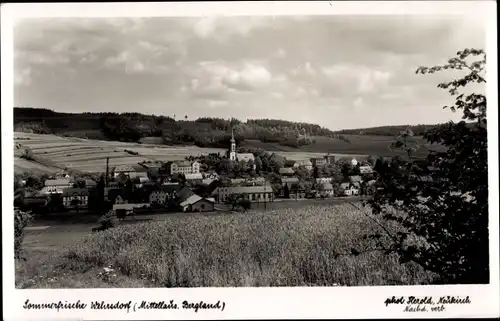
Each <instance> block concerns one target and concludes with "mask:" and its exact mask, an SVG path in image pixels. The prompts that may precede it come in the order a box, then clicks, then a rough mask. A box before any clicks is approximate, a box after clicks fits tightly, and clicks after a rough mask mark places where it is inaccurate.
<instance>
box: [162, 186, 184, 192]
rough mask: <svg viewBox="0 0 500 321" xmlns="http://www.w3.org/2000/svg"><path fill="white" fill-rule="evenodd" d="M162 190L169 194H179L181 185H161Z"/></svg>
mask: <svg viewBox="0 0 500 321" xmlns="http://www.w3.org/2000/svg"><path fill="white" fill-rule="evenodd" d="M160 190H161V191H163V192H165V193H167V194H172V193H174V192H175V193H179V191H180V190H181V187H180V185H179V184H167V185H161V187H160Z"/></svg>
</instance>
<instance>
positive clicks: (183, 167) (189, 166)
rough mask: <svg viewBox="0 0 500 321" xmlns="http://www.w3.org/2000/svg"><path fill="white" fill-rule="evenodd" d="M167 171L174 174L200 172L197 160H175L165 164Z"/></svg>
mask: <svg viewBox="0 0 500 321" xmlns="http://www.w3.org/2000/svg"><path fill="white" fill-rule="evenodd" d="M165 167H166V169H167V173H169V174H170V175H174V174H184V175H186V174H198V173H199V172H200V163H198V162H197V161H193V162H190V161H186V160H176V161H170V162H167V163H166V164H165Z"/></svg>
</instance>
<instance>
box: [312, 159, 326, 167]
mask: <svg viewBox="0 0 500 321" xmlns="http://www.w3.org/2000/svg"><path fill="white" fill-rule="evenodd" d="M311 163H312V165H313V166H316V167H320V166H325V165H327V164H328V160H327V159H326V158H325V157H312V158H311Z"/></svg>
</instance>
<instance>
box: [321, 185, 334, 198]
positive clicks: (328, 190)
mask: <svg viewBox="0 0 500 321" xmlns="http://www.w3.org/2000/svg"><path fill="white" fill-rule="evenodd" d="M320 191H321V193H322V194H323V195H324V196H327V197H333V194H334V189H333V186H332V184H330V183H323V184H321V185H320Z"/></svg>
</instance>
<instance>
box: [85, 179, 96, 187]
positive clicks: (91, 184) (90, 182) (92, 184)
mask: <svg viewBox="0 0 500 321" xmlns="http://www.w3.org/2000/svg"><path fill="white" fill-rule="evenodd" d="M85 187H86V188H88V189H91V188H96V187H97V182H96V181H94V180H93V179H86V180H85Z"/></svg>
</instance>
